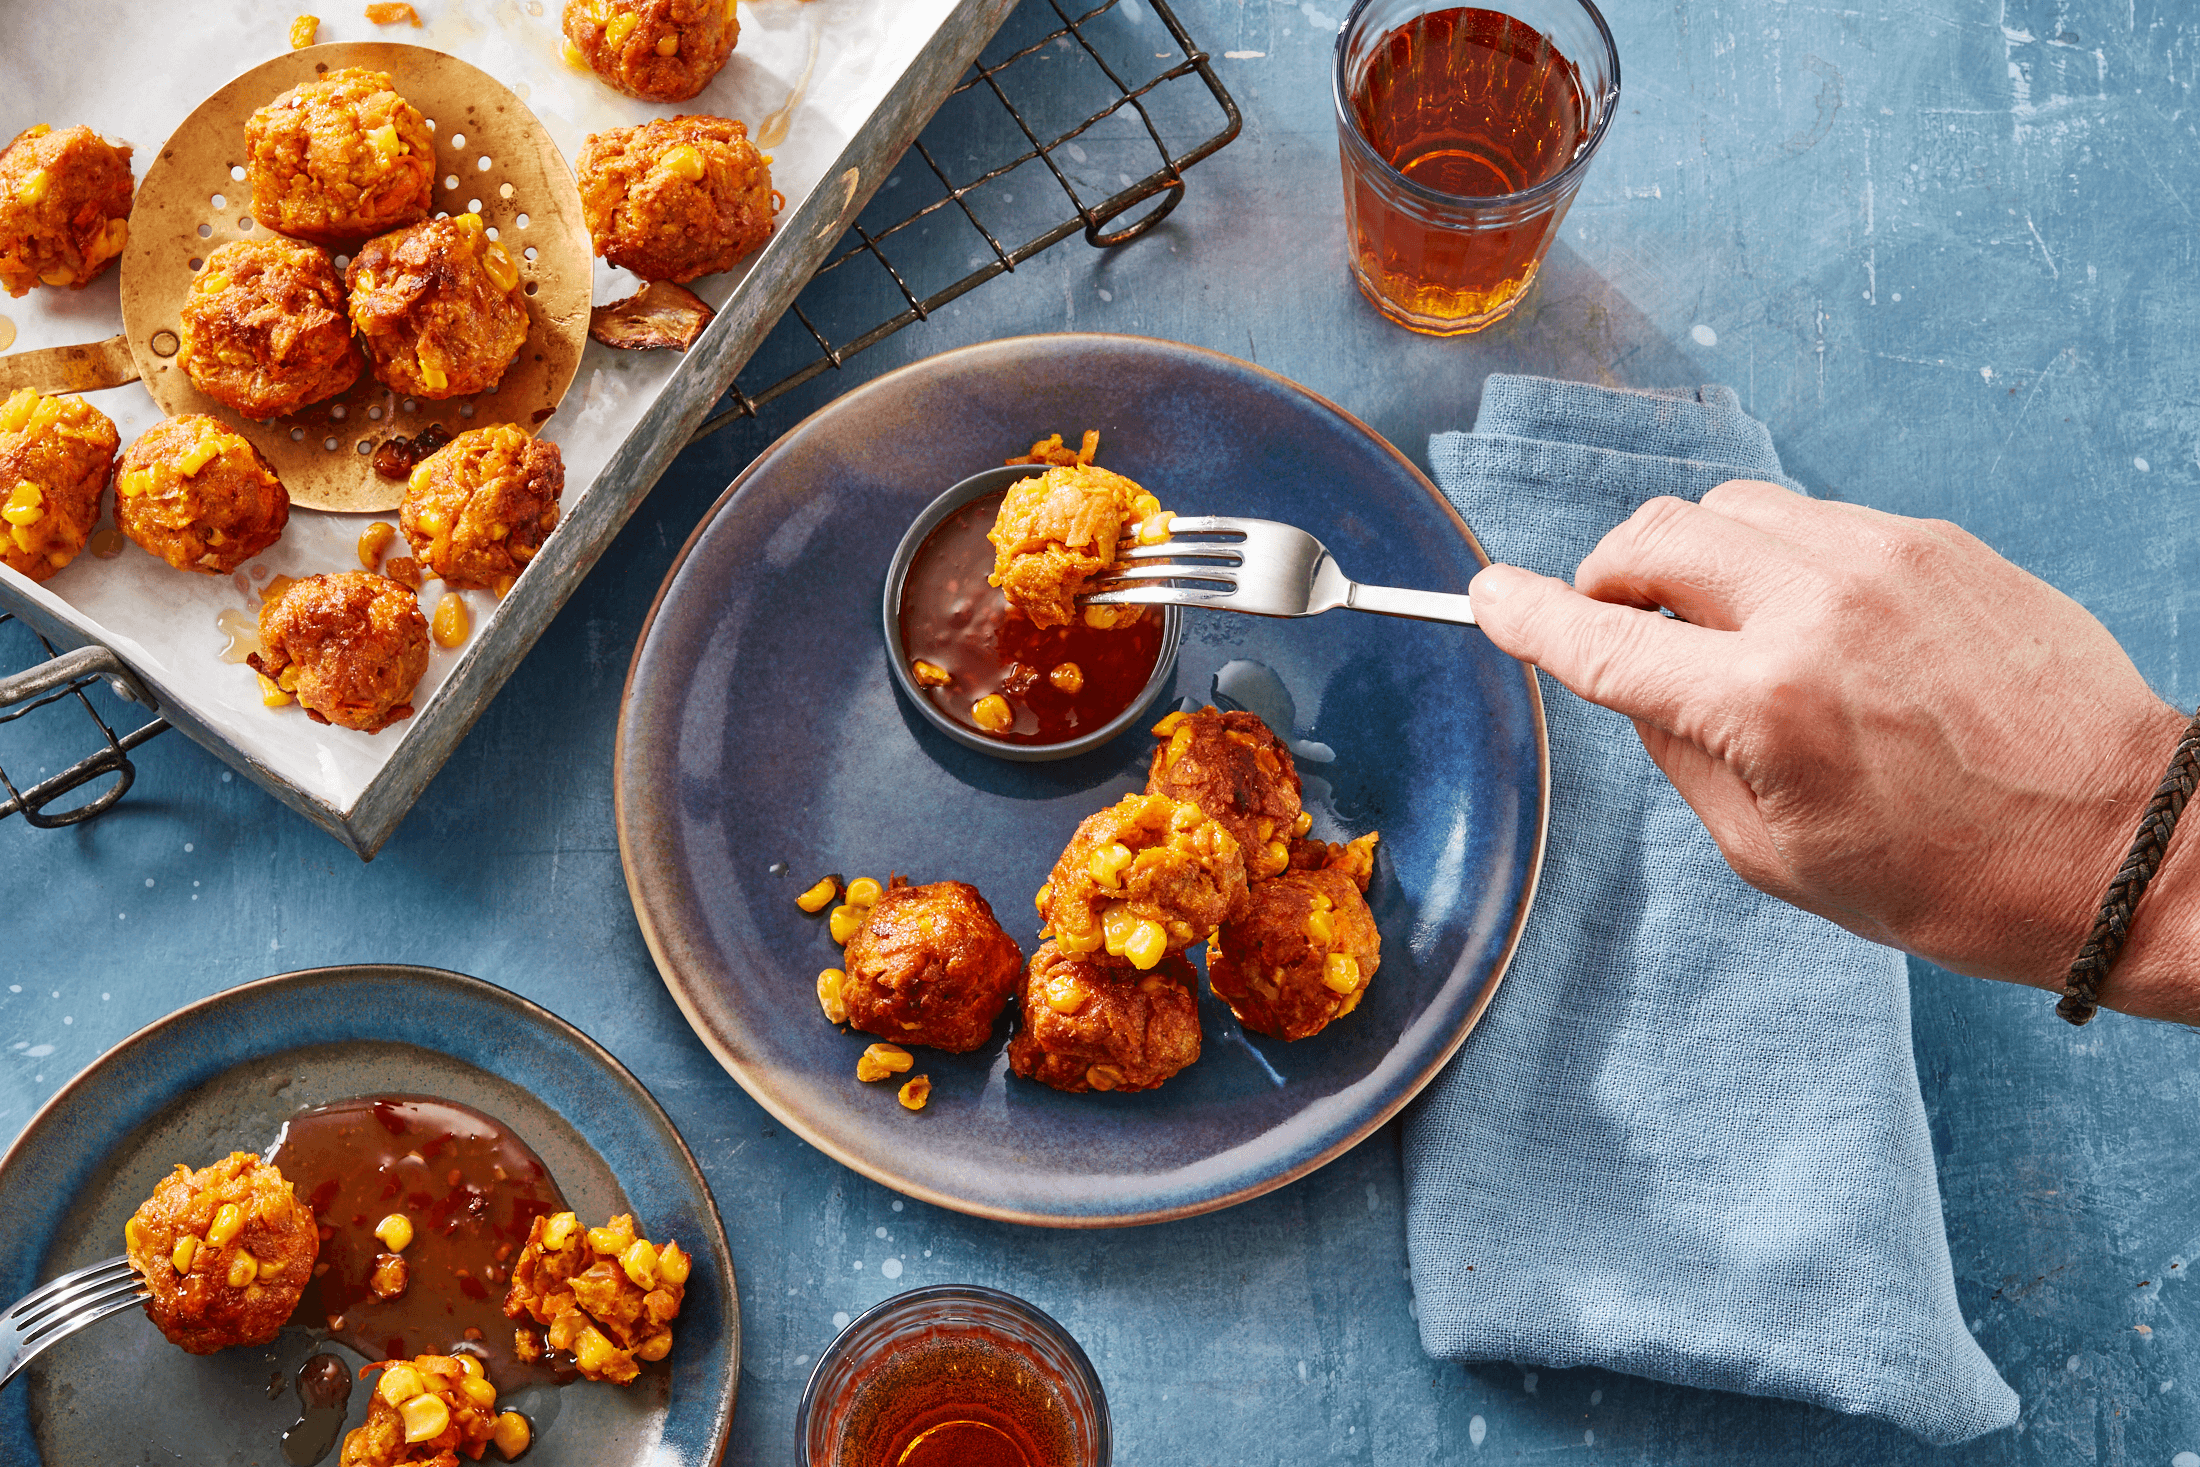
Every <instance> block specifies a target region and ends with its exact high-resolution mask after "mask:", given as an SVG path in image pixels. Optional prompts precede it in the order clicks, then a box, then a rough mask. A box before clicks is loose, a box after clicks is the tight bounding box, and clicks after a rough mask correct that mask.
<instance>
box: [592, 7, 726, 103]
mask: <svg viewBox="0 0 2200 1467" xmlns="http://www.w3.org/2000/svg"><path fill="white" fill-rule="evenodd" d="M563 21H564V29H565V38H566V39H567V40H568V41H571V42H572V43H573V49H574V50H576V51H578V52H579V53H580V55H581V60H582V61H584V62H585V63H587V66H588V69H589V70H591V71H593V72H595V73H596V75H597V76H599V77H601V78H603V80H604V81H605V82H606V83H607V84H608V85H610V86H613V87H616V88H618V89H619V90H620V91H622V92H624V93H626V94H627V95H628V96H630V97H639V98H641V99H642V100H643V101H645V102H685V101H687V100H688V99H689V98H690V97H693V96H694V95H695V94H696V93H698V92H700V91H702V90H703V88H705V87H707V86H709V85H710V79H711V78H712V77H714V76H716V75H718V71H719V68H721V67H723V66H724V65H725V64H726V58H727V57H728V56H731V55H732V54H733V48H734V46H735V45H736V44H737V43H738V42H739V41H740V39H741V22H740V21H739V19H737V18H736V17H735V15H734V6H733V4H732V3H731V0H566V5H565V13H564V16H563ZM614 23H616V28H615V29H614ZM667 37H670V38H671V39H672V40H673V42H674V45H675V49H674V51H673V52H672V54H671V55H669V56H668V55H666V54H665V53H664V52H663V51H661V50H660V49H659V47H660V46H662V45H663V44H664V42H665V40H666V38H667Z"/></svg>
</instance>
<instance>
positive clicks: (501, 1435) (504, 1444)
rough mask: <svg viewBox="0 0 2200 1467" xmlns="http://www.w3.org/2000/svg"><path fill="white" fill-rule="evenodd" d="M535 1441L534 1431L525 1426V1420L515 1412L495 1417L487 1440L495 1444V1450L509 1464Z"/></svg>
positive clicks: (506, 1412)
mask: <svg viewBox="0 0 2200 1467" xmlns="http://www.w3.org/2000/svg"><path fill="white" fill-rule="evenodd" d="M534 1439H535V1429H534V1428H533V1427H531V1426H529V1425H528V1424H527V1418H526V1417H524V1416H522V1415H520V1414H519V1413H518V1412H517V1411H505V1412H502V1413H500V1414H499V1415H498V1416H497V1422H496V1425H495V1426H494V1427H493V1428H491V1429H490V1433H489V1440H491V1441H493V1442H495V1443H496V1444H497V1450H498V1451H500V1452H502V1453H503V1454H504V1460H505V1461H507V1462H509V1461H511V1460H512V1459H513V1458H514V1457H517V1456H518V1455H519V1454H520V1453H521V1452H524V1451H526V1450H527V1446H528V1444H529V1443H530V1442H532V1441H533V1440H534Z"/></svg>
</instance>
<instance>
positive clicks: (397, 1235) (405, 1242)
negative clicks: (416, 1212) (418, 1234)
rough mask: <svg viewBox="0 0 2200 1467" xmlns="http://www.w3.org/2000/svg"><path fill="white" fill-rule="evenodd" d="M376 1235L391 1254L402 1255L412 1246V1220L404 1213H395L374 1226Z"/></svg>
mask: <svg viewBox="0 0 2200 1467" xmlns="http://www.w3.org/2000/svg"><path fill="white" fill-rule="evenodd" d="M374 1235H375V1236H376V1237H377V1238H380V1239H381V1240H382V1246H383V1247H385V1248H387V1249H389V1250H390V1252H392V1253H402V1252H404V1251H405V1250H406V1249H407V1248H410V1247H411V1246H412V1240H413V1225H412V1219H411V1218H409V1217H407V1216H405V1214H403V1213H402V1212H393V1213H391V1214H390V1215H389V1216H388V1217H385V1218H383V1219H382V1220H381V1221H380V1222H378V1223H376V1224H375V1225H374Z"/></svg>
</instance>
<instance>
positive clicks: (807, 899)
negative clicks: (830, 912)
mask: <svg viewBox="0 0 2200 1467" xmlns="http://www.w3.org/2000/svg"><path fill="white" fill-rule="evenodd" d="M839 895H840V883H839V882H837V881H835V880H833V878H831V877H830V876H825V877H820V878H819V879H818V883H817V885H815V886H813V887H811V888H810V889H809V890H808V891H806V892H804V893H802V895H800V896H798V897H796V898H795V899H794V904H795V905H796V906H798V907H800V908H801V909H802V910H803V911H805V912H822V911H824V910H825V908H826V907H827V906H828V905H829V904H830V903H831V902H832V900H833V898H835V897H837V896H839Z"/></svg>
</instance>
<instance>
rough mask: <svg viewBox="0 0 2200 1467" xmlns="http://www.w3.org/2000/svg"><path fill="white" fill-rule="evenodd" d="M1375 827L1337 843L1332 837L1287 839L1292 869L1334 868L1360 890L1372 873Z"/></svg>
mask: <svg viewBox="0 0 2200 1467" xmlns="http://www.w3.org/2000/svg"><path fill="white" fill-rule="evenodd" d="M1381 839H1382V834H1381V832H1379V831H1373V830H1371V831H1369V832H1368V833H1367V834H1366V835H1362V836H1356V837H1354V838H1353V839H1351V840H1348V841H1346V842H1345V843H1344V844H1343V845H1338V844H1336V843H1335V842H1334V841H1319V840H1305V839H1294V840H1292V841H1291V842H1290V849H1291V869H1292V870H1293V871H1324V870H1337V871H1342V872H1343V873H1344V874H1345V875H1347V876H1349V877H1351V878H1352V884H1353V885H1354V886H1357V887H1358V888H1359V889H1360V890H1361V891H1366V890H1367V884H1368V882H1370V881H1372V880H1373V879H1374V877H1375V843H1376V842H1377V841H1378V840H1381Z"/></svg>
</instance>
